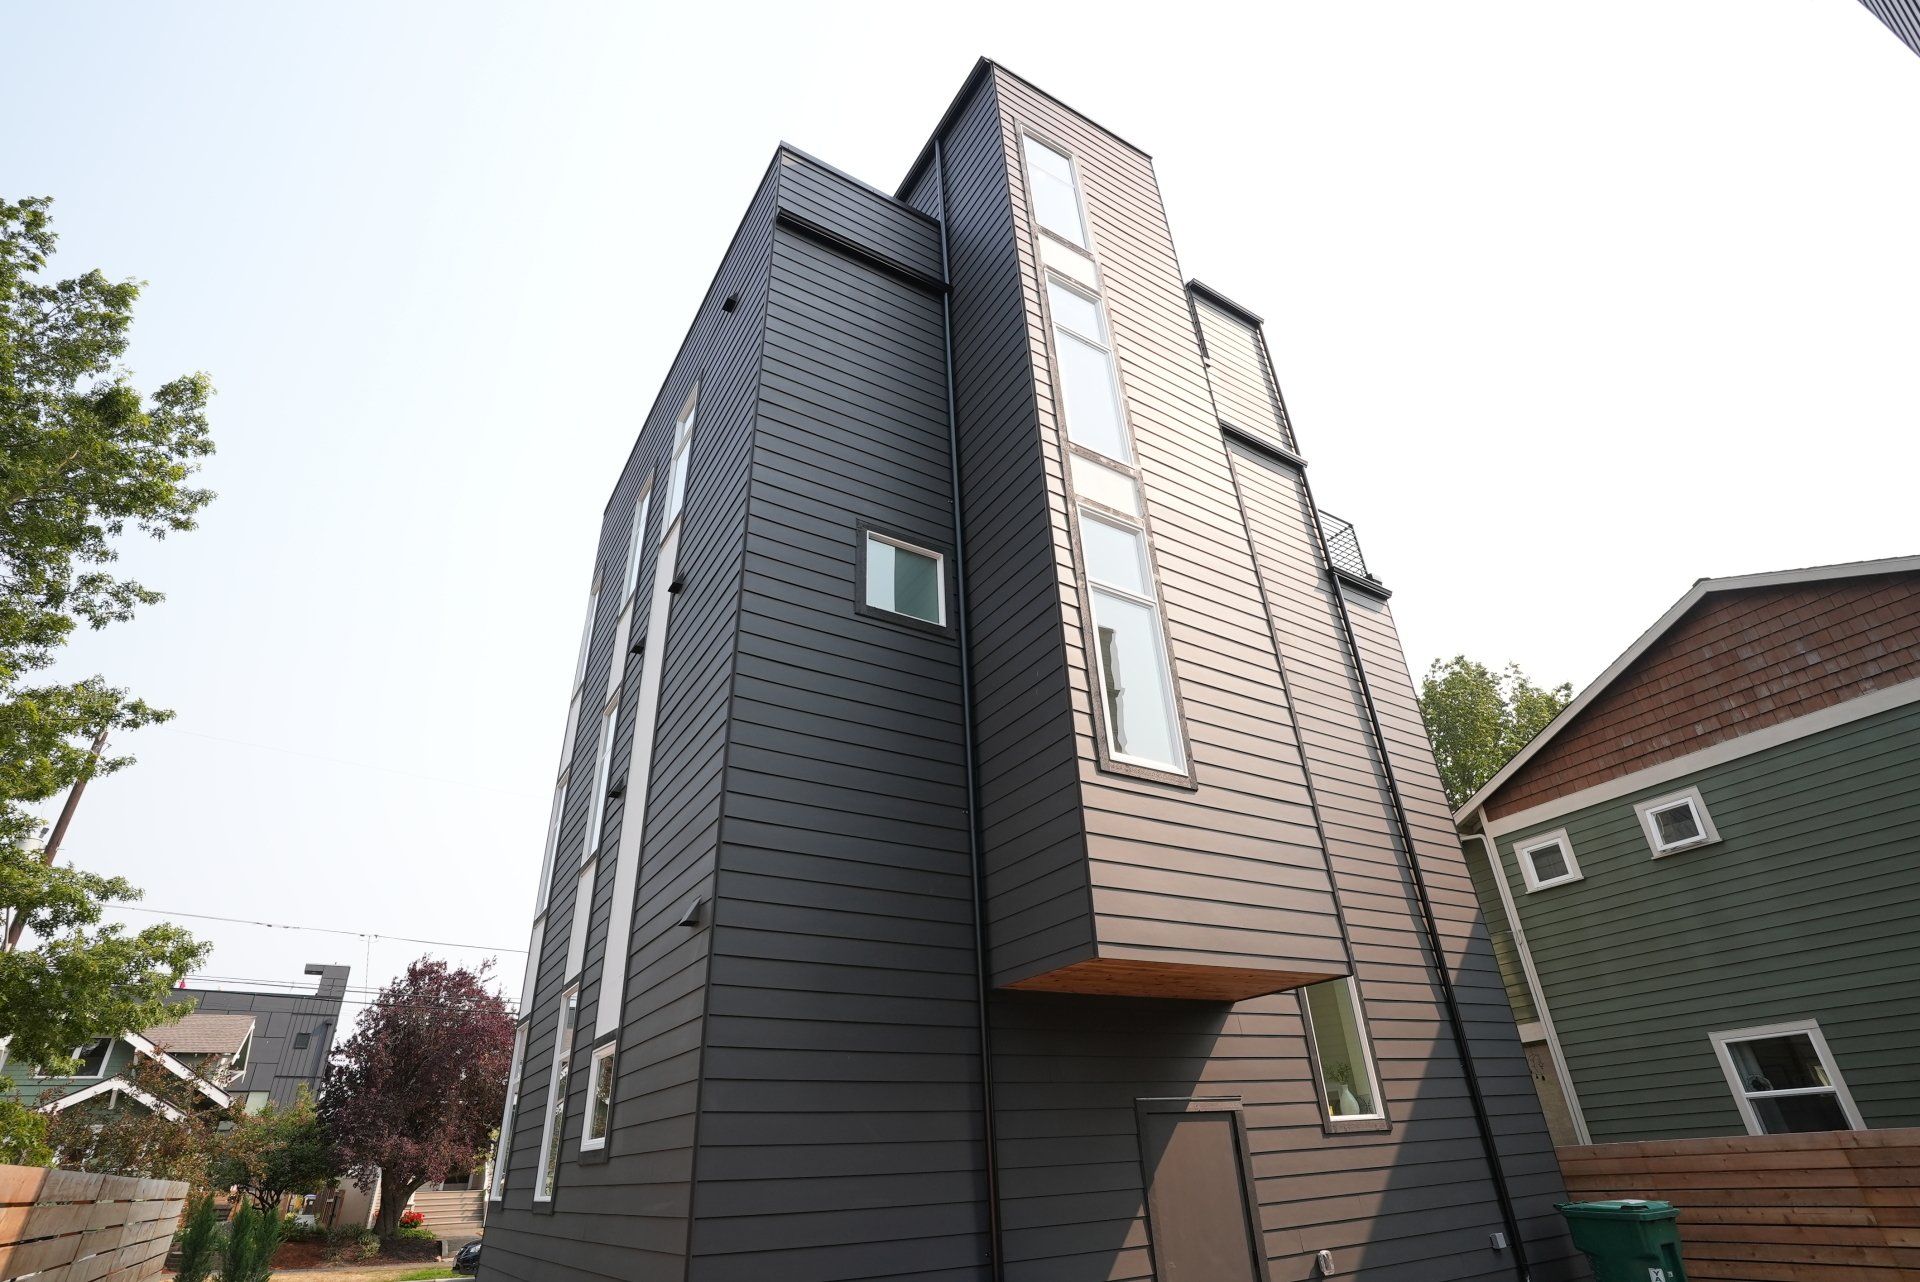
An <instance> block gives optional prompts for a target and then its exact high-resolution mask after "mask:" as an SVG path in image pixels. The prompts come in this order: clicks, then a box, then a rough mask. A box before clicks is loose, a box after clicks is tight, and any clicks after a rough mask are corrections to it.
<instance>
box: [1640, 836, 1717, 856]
mask: <svg viewBox="0 0 1920 1282" xmlns="http://www.w3.org/2000/svg"><path fill="white" fill-rule="evenodd" d="M1719 844H1720V839H1719V838H1718V837H1702V838H1701V839H1700V840H1698V841H1685V842H1681V843H1680V844H1679V845H1677V846H1668V847H1667V848H1666V849H1665V850H1656V851H1654V852H1653V857H1654V858H1655V859H1665V858H1666V857H1667V856H1668V855H1684V854H1686V853H1687V852H1688V851H1689V850H1699V849H1700V848H1701V847H1703V846H1717V845H1719Z"/></svg>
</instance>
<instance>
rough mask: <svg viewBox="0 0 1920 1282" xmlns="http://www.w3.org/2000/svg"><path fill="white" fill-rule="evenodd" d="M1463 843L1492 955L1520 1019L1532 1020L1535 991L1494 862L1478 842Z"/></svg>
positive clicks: (1536, 1014)
mask: <svg viewBox="0 0 1920 1282" xmlns="http://www.w3.org/2000/svg"><path fill="white" fill-rule="evenodd" d="M1462 845H1463V848H1464V850H1465V854H1466V860H1467V872H1468V874H1469V875H1470V876H1471V877H1472V878H1473V897H1474V898H1475V899H1478V900H1479V901H1480V915H1481V916H1482V917H1484V918H1485V919H1486V922H1487V937H1488V938H1489V939H1490V940H1491V941H1492V942H1493V959H1494V960H1495V961H1496V962H1498V963H1499V964H1500V982H1501V983H1503V984H1505V985H1506V988H1507V1004H1508V1005H1510V1006H1512V1007H1513V1018H1514V1019H1515V1020H1516V1021H1517V1022H1519V1023H1522V1024H1531V1023H1533V1022H1534V1021H1536V1020H1538V1019H1539V1018H1540V1015H1539V1013H1538V1012H1537V1011H1535V1010H1534V1008H1533V994H1532V992H1530V991H1529V990H1528V988H1527V973H1526V971H1525V970H1523V969H1522V968H1521V966H1520V950H1519V949H1518V948H1516V947H1515V946H1514V943H1513V927H1512V926H1510V925H1508V923H1507V906H1506V905H1505V904H1503V903H1501V902H1500V889H1499V885H1498V883H1497V882H1495V881H1494V879H1493V866H1492V865H1491V864H1489V863H1488V862H1487V857H1486V854H1485V847H1484V846H1482V845H1481V844H1480V843H1479V842H1477V841H1470V842H1464V843H1462Z"/></svg>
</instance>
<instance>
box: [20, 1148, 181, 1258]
mask: <svg viewBox="0 0 1920 1282" xmlns="http://www.w3.org/2000/svg"><path fill="white" fill-rule="evenodd" d="M186 1196H187V1186H186V1185H185V1184H184V1183H181V1182H180V1181H177V1180H138V1179H129V1178H127V1177H124V1176H119V1175H88V1174H86V1173H85V1172H83V1171H58V1170H47V1169H45V1168H42V1167H35V1166H0V1282H13V1279H16V1278H19V1279H32V1282H139V1280H140V1279H143V1278H154V1277H159V1276H160V1272H161V1269H162V1267H163V1266H164V1265H165V1264H166V1260H167V1248H168V1246H169V1245H170V1244H171V1243H172V1241H173V1230H174V1228H175V1227H176V1226H177V1225H178V1224H179V1222H180V1209H181V1207H182V1206H183V1205H184V1204H185V1202H186Z"/></svg>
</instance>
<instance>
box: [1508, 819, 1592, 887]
mask: <svg viewBox="0 0 1920 1282" xmlns="http://www.w3.org/2000/svg"><path fill="white" fill-rule="evenodd" d="M1553 845H1558V846H1559V847H1560V851H1561V854H1562V855H1563V856H1564V857H1565V859H1566V861H1567V870H1566V872H1564V873H1561V874H1560V875H1559V876H1557V877H1542V876H1540V874H1539V872H1538V871H1537V870H1535V868H1534V866H1533V853H1534V852H1535V851H1536V850H1545V849H1546V848H1547V847H1548V846H1553ZM1513 855H1514V859H1515V860H1516V861H1517V862H1518V863H1519V865H1520V876H1521V879H1522V880H1523V881H1525V882H1526V887H1527V893H1528V894H1529V895H1531V894H1533V893H1534V892H1535V891H1537V890H1549V889H1552V888H1553V887H1555V886H1565V885H1567V884H1569V883H1571V882H1576V881H1584V880H1585V879H1586V878H1585V874H1584V873H1582V872H1581V871H1580V861H1579V859H1578V858H1576V857H1575V855H1574V853H1573V842H1572V840H1571V839H1569V838H1568V836H1567V830H1566V829H1565V828H1556V829H1554V830H1553V831H1552V832H1543V833H1541V834H1540V835H1539V836H1537V837H1534V838H1532V839H1530V840H1528V841H1523V842H1519V843H1517V844H1516V845H1515V846H1514V848H1513Z"/></svg>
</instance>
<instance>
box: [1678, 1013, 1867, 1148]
mask: <svg viewBox="0 0 1920 1282" xmlns="http://www.w3.org/2000/svg"><path fill="white" fill-rule="evenodd" d="M1796 1035H1805V1036H1806V1038H1807V1040H1808V1041H1809V1042H1811V1043H1812V1044H1813V1052H1814V1054H1815V1055H1816V1056H1818V1057H1819V1060H1820V1068H1821V1070H1822V1071H1823V1072H1825V1073H1826V1075H1827V1082H1828V1083H1829V1084H1828V1085H1826V1086H1802V1087H1791V1088H1788V1089H1786V1090H1780V1091H1759V1092H1754V1091H1749V1090H1748V1089H1747V1085H1746V1083H1745V1082H1743V1081H1742V1080H1741V1079H1740V1069H1739V1066H1738V1065H1736V1064H1735V1063H1734V1062H1733V1048H1734V1047H1735V1046H1736V1045H1738V1044H1739V1043H1741V1042H1764V1041H1768V1040H1770V1039H1772V1038H1777V1037H1793V1036H1796ZM1707 1039H1708V1041H1709V1042H1711V1043H1712V1045H1713V1052H1714V1054H1715V1055H1716V1056H1718V1057H1719V1060H1720V1071H1721V1072H1722V1073H1723V1074H1724V1075H1725V1076H1726V1079H1727V1086H1728V1088H1729V1089H1730V1090H1732V1092H1733V1102H1734V1104H1735V1105H1736V1106H1737V1107H1738V1108H1739V1110H1740V1120H1741V1121H1742V1122H1743V1123H1745V1124H1746V1128H1747V1134H1749V1135H1766V1134H1768V1133H1769V1132H1768V1131H1767V1128H1766V1126H1765V1125H1764V1124H1763V1123H1762V1122H1761V1121H1760V1114H1759V1111H1758V1110H1757V1109H1755V1108H1754V1106H1753V1105H1754V1101H1756V1100H1765V1099H1772V1098H1783V1099H1784V1098H1787V1097H1789V1096H1794V1095H1826V1094H1831V1095H1833V1096H1834V1098H1835V1099H1837V1100H1838V1101H1839V1102H1840V1112H1841V1114H1842V1115H1843V1116H1844V1117H1845V1118H1846V1119H1847V1125H1848V1126H1849V1127H1850V1128H1851V1129H1853V1130H1856V1131H1864V1130H1866V1129H1867V1125H1866V1123H1865V1122H1864V1121H1862V1120H1861V1118H1860V1108H1859V1106H1858V1105H1857V1104H1855V1103H1854V1102H1853V1092H1852V1091H1851V1090H1849V1089H1848V1088H1847V1082H1846V1079H1845V1078H1844V1077H1842V1076H1841V1075H1840V1066H1839V1065H1838V1064H1836V1063H1835V1062H1834V1059H1833V1051H1832V1050H1831V1049H1829V1048H1828V1046H1827V1038H1826V1034H1825V1033H1822V1032H1821V1031H1820V1022H1819V1021H1818V1020H1813V1019H1797V1020H1792V1021H1789V1022H1787V1023H1784V1024H1767V1025H1764V1026H1762V1027H1759V1028H1734V1029H1729V1030H1727V1031H1725V1032H1721V1033H1709V1034H1707Z"/></svg>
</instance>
